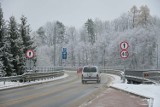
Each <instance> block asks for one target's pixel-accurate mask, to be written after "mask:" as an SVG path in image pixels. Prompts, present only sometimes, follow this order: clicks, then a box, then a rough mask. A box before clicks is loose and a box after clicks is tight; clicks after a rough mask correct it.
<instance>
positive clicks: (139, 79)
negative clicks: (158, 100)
mask: <svg viewBox="0 0 160 107" xmlns="http://www.w3.org/2000/svg"><path fill="white" fill-rule="evenodd" d="M153 71H156V70H152V71H151V72H153ZM101 72H103V73H109V74H114V75H118V76H120V77H121V79H122V80H123V82H125V80H126V79H128V78H129V79H130V80H133V81H132V82H130V80H129V82H130V83H134V81H136V82H139V83H145V84H146V83H153V84H159V83H160V81H156V80H153V79H150V78H145V77H143V76H142V77H138V76H132V75H125V70H124V71H122V70H114V69H102V70H101ZM147 73H148V72H147ZM154 73H155V72H154ZM159 74H160V73H159ZM156 77H157V76H156ZM158 77H159V76H158Z"/></svg>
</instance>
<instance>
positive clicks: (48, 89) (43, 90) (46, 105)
mask: <svg viewBox="0 0 160 107" xmlns="http://www.w3.org/2000/svg"><path fill="white" fill-rule="evenodd" d="M66 73H68V74H69V76H68V77H67V78H65V79H61V80H57V81H53V82H49V83H43V84H40V85H33V86H28V87H23V88H17V89H12V90H5V91H0V107H77V106H79V105H81V104H82V103H84V102H88V101H90V100H92V99H93V98H94V97H95V96H97V94H98V93H100V92H102V91H103V90H104V89H106V88H107V84H109V83H110V82H111V80H112V79H111V77H110V76H107V75H106V74H102V81H101V84H97V83H96V82H89V83H88V84H81V79H80V76H79V77H78V75H77V74H76V73H73V72H66Z"/></svg>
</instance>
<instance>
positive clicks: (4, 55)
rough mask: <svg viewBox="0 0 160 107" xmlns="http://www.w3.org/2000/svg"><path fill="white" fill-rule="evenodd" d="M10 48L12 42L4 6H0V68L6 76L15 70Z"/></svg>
mask: <svg viewBox="0 0 160 107" xmlns="http://www.w3.org/2000/svg"><path fill="white" fill-rule="evenodd" d="M10 49H11V44H10V41H9V36H8V34H7V27H6V25H5V21H4V19H3V12H2V8H1V7H0V69H1V71H2V72H3V73H4V74H6V76H10V75H11V74H12V73H13V71H14V69H13V65H12V61H13V58H12V54H11V50H10Z"/></svg>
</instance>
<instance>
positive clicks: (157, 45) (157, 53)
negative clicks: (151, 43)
mask: <svg viewBox="0 0 160 107" xmlns="http://www.w3.org/2000/svg"><path fill="white" fill-rule="evenodd" d="M158 62H159V60H158V44H157V69H158Z"/></svg>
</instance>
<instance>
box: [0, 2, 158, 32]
mask: <svg viewBox="0 0 160 107" xmlns="http://www.w3.org/2000/svg"><path fill="white" fill-rule="evenodd" d="M0 1H1V2H2V4H1V5H2V8H3V12H4V18H5V19H6V20H8V19H9V17H10V16H12V15H14V16H15V17H16V19H17V21H19V19H20V17H21V16H22V14H23V15H25V16H26V17H27V18H28V22H29V24H30V25H31V28H32V29H33V30H36V29H38V28H39V27H40V26H42V25H44V24H45V23H46V22H48V21H56V20H59V21H61V22H62V23H63V24H64V25H66V26H75V27H76V28H80V27H81V26H82V25H83V24H84V23H85V22H86V20H87V19H88V18H92V19H96V18H99V19H101V20H103V21H105V20H113V19H115V18H117V17H119V16H120V15H121V14H123V13H125V12H127V11H129V9H130V8H131V7H132V6H133V5H136V6H137V7H140V6H141V5H147V6H148V7H149V9H150V12H151V15H154V16H155V15H156V16H158V17H160V0H0Z"/></svg>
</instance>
